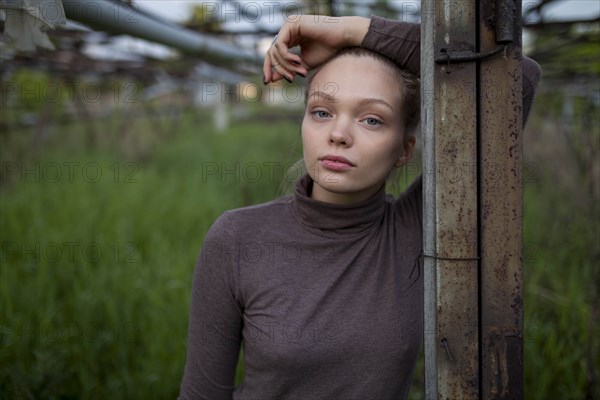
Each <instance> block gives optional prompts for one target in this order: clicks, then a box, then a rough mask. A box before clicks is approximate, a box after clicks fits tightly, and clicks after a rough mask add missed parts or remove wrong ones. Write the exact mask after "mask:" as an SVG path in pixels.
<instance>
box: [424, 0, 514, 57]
mask: <svg viewBox="0 0 600 400" xmlns="http://www.w3.org/2000/svg"><path fill="white" fill-rule="evenodd" d="M515 18H516V5H515V1H514V0H497V1H496V4H495V13H494V18H493V20H495V21H494V22H495V25H496V29H495V31H496V44H498V46H496V47H495V48H494V49H493V50H489V51H485V52H481V53H476V52H474V51H471V50H462V51H452V50H449V49H448V48H446V47H443V48H441V49H440V53H441V55H438V56H437V57H436V58H435V62H436V63H437V64H457V63H464V62H471V61H480V60H485V59H488V58H491V57H493V56H495V55H497V54H499V53H501V52H504V53H505V54H506V51H507V50H508V46H509V45H510V44H511V43H513V41H514V37H515ZM450 47H452V46H450Z"/></svg>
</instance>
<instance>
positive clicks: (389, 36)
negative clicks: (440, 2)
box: [263, 15, 541, 125]
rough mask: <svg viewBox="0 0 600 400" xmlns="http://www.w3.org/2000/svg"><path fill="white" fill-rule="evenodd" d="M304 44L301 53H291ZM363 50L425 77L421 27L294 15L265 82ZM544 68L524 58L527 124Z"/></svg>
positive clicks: (272, 53) (268, 61) (271, 54)
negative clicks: (338, 54)
mask: <svg viewBox="0 0 600 400" xmlns="http://www.w3.org/2000/svg"><path fill="white" fill-rule="evenodd" d="M296 46H300V55H297V54H294V53H292V52H290V51H289V50H290V49H291V48H293V47H296ZM350 46H362V47H365V48H367V49H369V50H373V51H376V52H378V53H380V54H382V55H384V56H386V57H388V58H390V59H391V60H393V61H394V62H396V64H398V65H399V66H400V67H402V68H404V69H406V70H407V71H409V72H412V73H413V74H415V75H420V70H421V27H420V25H419V24H411V23H406V22H401V21H395V20H389V19H384V18H380V17H376V16H373V17H372V18H371V19H369V18H364V17H326V16H319V15H302V16H290V17H289V19H288V21H287V22H286V23H285V24H284V25H283V26H282V27H281V30H280V31H279V34H278V36H277V37H276V40H275V41H274V43H273V46H271V48H270V49H269V51H268V52H267V55H266V57H265V62H264V64H263V72H264V81H265V83H269V82H275V81H277V80H280V79H284V78H285V79H287V80H289V81H291V80H293V79H294V77H295V76H296V74H299V75H302V76H304V75H306V73H307V72H308V70H309V69H312V68H315V67H317V66H318V65H320V64H321V63H322V62H324V61H326V60H327V59H328V58H329V57H331V56H332V55H333V54H335V53H336V52H337V51H338V50H339V49H341V48H344V47H350ZM540 76H541V70H540V67H539V65H538V64H537V63H536V62H535V61H533V60H532V59H530V58H527V57H523V125H525V122H526V121H527V117H528V116H529V111H530V110H531V106H532V104H533V100H534V95H535V90H536V88H537V84H538V82H539V80H540Z"/></svg>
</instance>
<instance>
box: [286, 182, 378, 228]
mask: <svg viewBox="0 0 600 400" xmlns="http://www.w3.org/2000/svg"><path fill="white" fill-rule="evenodd" d="M313 184H314V181H313V180H312V178H311V177H310V176H309V175H308V174H307V175H304V176H303V177H302V178H301V179H299V180H298V181H297V182H296V189H295V193H294V197H293V199H292V210H293V213H294V215H295V216H296V218H297V219H298V221H299V222H300V223H301V224H302V225H305V226H307V227H309V228H313V229H318V230H320V231H321V232H327V231H331V232H332V233H333V231H343V232H347V233H360V232H363V231H365V230H366V229H368V228H370V227H371V226H373V224H375V223H378V222H379V221H381V218H382V217H383V214H384V212H385V185H383V186H382V187H381V188H380V189H379V190H378V191H377V192H376V193H375V194H374V195H373V196H371V197H370V198H369V199H367V200H364V201H362V202H360V203H356V204H332V203H325V202H322V201H318V200H314V199H312V198H311V197H310V193H311V192H312V187H313Z"/></svg>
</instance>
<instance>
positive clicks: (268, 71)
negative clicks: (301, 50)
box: [263, 28, 308, 83]
mask: <svg viewBox="0 0 600 400" xmlns="http://www.w3.org/2000/svg"><path fill="white" fill-rule="evenodd" d="M288 38H289V32H285V30H284V29H283V28H282V30H281V31H280V33H279V34H278V35H277V36H276V37H275V40H274V41H273V44H271V47H270V48H269V50H268V51H267V55H266V57H265V62H264V64H263V73H264V78H265V79H264V81H265V83H268V82H276V81H278V80H279V79H281V78H284V79H286V80H287V81H289V82H291V81H292V80H293V79H294V77H295V76H296V75H300V76H303V77H305V76H306V74H307V73H308V68H306V65H305V64H304V63H303V62H302V59H301V58H300V56H299V55H297V54H294V53H292V52H290V51H289V47H288V45H287V44H286V40H288Z"/></svg>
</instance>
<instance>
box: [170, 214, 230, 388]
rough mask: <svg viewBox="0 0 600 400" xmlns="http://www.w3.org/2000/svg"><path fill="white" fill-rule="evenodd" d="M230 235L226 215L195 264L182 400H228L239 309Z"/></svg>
mask: <svg viewBox="0 0 600 400" xmlns="http://www.w3.org/2000/svg"><path fill="white" fill-rule="evenodd" d="M231 232H232V229H231V227H230V224H229V221H228V219H227V214H224V215H223V216H221V217H220V218H219V219H217V221H216V222H215V223H214V224H213V226H212V227H211V228H210V230H209V232H208V234H207V236H206V239H205V241H204V244H203V246H202V251H201V252H200V257H199V258H198V262H197V264H196V269H195V271H194V277H193V283H192V298H191V305H190V320H189V328H188V350H187V357H186V364H185V370H184V375H183V381H182V383H181V391H180V397H179V399H180V400H192V399H207V400H221V399H231V398H232V393H233V389H234V377H235V368H236V364H237V360H238V355H239V350H240V343H241V328H242V308H241V306H240V304H239V303H240V302H239V301H238V298H239V296H238V295H237V293H238V291H237V268H238V265H237V261H238V259H237V256H236V246H235V241H234V240H232V238H231Z"/></svg>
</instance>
